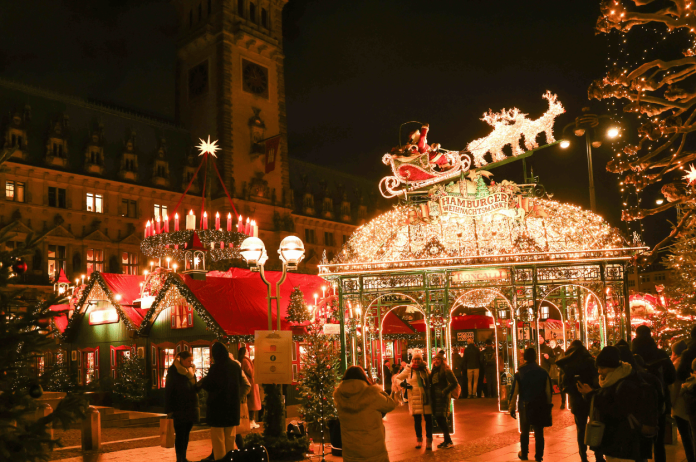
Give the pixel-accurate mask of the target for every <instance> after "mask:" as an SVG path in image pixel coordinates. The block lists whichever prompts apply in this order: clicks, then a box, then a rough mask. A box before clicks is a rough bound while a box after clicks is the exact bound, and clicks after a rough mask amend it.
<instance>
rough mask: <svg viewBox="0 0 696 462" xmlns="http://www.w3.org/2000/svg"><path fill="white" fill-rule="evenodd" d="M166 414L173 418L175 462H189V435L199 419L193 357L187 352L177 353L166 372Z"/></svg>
mask: <svg viewBox="0 0 696 462" xmlns="http://www.w3.org/2000/svg"><path fill="white" fill-rule="evenodd" d="M164 411H165V413H166V414H167V417H168V418H170V419H174V434H175V438H174V449H175V452H176V461H177V462H186V450H187V448H188V443H189V434H190V433H191V428H193V424H195V423H198V420H199V418H200V405H199V404H198V394H197V393H196V374H195V369H194V367H193V355H192V354H191V353H190V352H188V351H182V352H180V353H178V354H177V355H176V358H174V362H173V363H172V365H171V366H170V367H169V369H168V370H167V379H166V382H165V385H164Z"/></svg>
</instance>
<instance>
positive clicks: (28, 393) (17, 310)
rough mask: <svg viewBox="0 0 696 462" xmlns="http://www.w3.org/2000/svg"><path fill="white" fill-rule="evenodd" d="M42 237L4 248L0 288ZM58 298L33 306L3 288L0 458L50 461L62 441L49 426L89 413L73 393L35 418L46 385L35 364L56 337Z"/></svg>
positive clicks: (0, 311)
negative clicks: (54, 319) (53, 321)
mask: <svg viewBox="0 0 696 462" xmlns="http://www.w3.org/2000/svg"><path fill="white" fill-rule="evenodd" d="M10 228H11V227H10ZM8 231H9V229H6V230H5V232H4V233H2V234H0V244H2V245H1V246H0V248H4V242H5V241H7V239H8V237H9V236H8ZM38 242H39V240H38V239H33V238H32V237H31V236H30V237H28V238H27V241H26V242H25V244H24V246H19V247H18V248H17V249H15V250H12V251H2V252H0V287H6V286H7V285H8V283H9V282H10V281H11V278H12V277H14V276H15V274H16V273H21V272H23V271H25V270H26V264H24V263H23V262H21V260H18V259H19V258H21V257H23V256H25V255H29V254H31V253H33V252H34V249H35V247H36V245H37V243H38ZM56 302H58V300H57V299H55V298H52V299H50V300H47V301H45V302H39V303H36V304H32V305H29V304H27V303H26V302H25V301H24V300H23V299H22V298H21V292H19V291H11V292H4V293H3V296H2V297H1V298H0V345H2V354H1V355H0V370H1V371H2V374H0V429H1V430H0V460H8V461H13V462H23V461H32V462H33V461H36V460H46V459H48V456H49V452H50V451H51V450H52V449H53V448H54V447H55V446H56V445H58V440H54V439H52V438H51V436H50V434H49V433H48V430H49V429H50V427H51V426H56V425H57V424H58V423H62V424H63V427H65V428H67V427H68V426H69V425H70V423H71V422H74V421H77V420H80V419H82V418H84V411H85V409H86V405H87V404H86V402H85V401H84V400H83V399H82V397H81V396H78V395H72V394H68V395H67V396H66V397H65V398H63V399H62V400H61V401H60V403H59V404H58V405H57V406H56V408H55V409H54V411H53V413H51V414H49V415H48V416H46V417H41V418H39V419H34V417H35V411H36V410H37V409H38V402H37V398H39V397H41V395H42V393H43V390H42V388H41V385H40V384H39V378H38V377H37V376H36V371H35V370H34V367H33V365H34V364H35V362H36V356H37V355H40V354H42V352H43V351H44V350H45V349H46V348H47V346H48V345H50V344H51V343H52V342H53V340H52V338H51V336H52V334H53V332H52V331H51V328H50V327H48V328H47V326H50V325H51V323H50V320H51V318H52V317H53V316H55V313H53V312H52V311H51V310H50V309H49V307H50V306H51V305H53V304H55V303H56Z"/></svg>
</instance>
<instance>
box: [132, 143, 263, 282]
mask: <svg viewBox="0 0 696 462" xmlns="http://www.w3.org/2000/svg"><path fill="white" fill-rule="evenodd" d="M198 149H199V151H200V154H199V156H203V160H202V161H201V163H200V164H199V166H198V169H197V170H196V172H195V173H194V174H193V176H192V177H191V180H190V181H189V184H188V186H187V187H186V189H185V190H184V192H183V193H182V195H181V198H180V199H179V202H178V203H177V204H176V207H175V208H174V230H173V231H170V229H169V225H170V217H169V216H167V215H164V216H162V217H161V218H160V217H159V216H157V217H156V218H155V219H153V220H148V221H147V223H146V224H145V235H144V237H143V240H142V242H141V244H140V249H141V251H142V253H143V254H144V255H145V256H147V257H150V258H157V259H159V260H160V261H159V263H160V266H161V263H162V259H163V258H164V259H168V260H167V262H168V269H169V263H170V262H171V261H172V260H173V261H175V262H183V263H184V266H183V268H182V270H183V271H189V270H203V271H205V266H206V260H207V259H210V260H212V261H220V260H230V259H237V258H240V257H241V254H240V252H239V247H240V245H241V243H242V242H243V241H244V239H246V238H247V237H249V236H253V237H258V233H259V231H258V230H259V228H258V225H257V224H256V222H255V221H254V220H250V219H249V217H247V218H246V222H245V221H244V219H243V217H242V216H241V215H238V214H237V209H236V208H235V206H234V203H233V202H232V198H231V197H230V194H229V192H228V191H227V187H226V186H225V183H224V181H223V180H222V176H221V175H220V171H219V170H218V168H217V164H216V162H215V160H214V159H210V157H213V158H217V155H216V154H215V153H216V152H217V151H218V150H219V147H218V146H217V140H216V141H212V142H211V141H210V136H208V139H207V141H206V140H203V139H201V144H200V145H199V146H198ZM208 162H210V163H211V164H212V166H213V167H214V170H215V173H216V174H217V177H218V179H219V180H220V184H221V186H222V189H223V190H224V191H225V194H226V195H227V199H228V200H229V204H230V206H231V207H232V210H233V211H234V217H235V218H236V219H237V224H236V225H234V224H233V215H232V213H228V214H227V226H226V228H224V229H223V227H222V226H221V223H220V213H219V212H216V213H215V225H214V228H213V229H210V228H209V226H208V211H207V210H206V208H205V185H206V178H207V173H208V168H207V166H208ZM202 167H203V171H204V178H203V184H204V186H203V192H202V194H201V209H200V222H199V224H198V225H197V224H196V215H195V214H194V212H193V210H190V211H189V213H188V214H186V215H184V223H185V229H180V226H179V223H180V220H179V214H178V213H177V210H178V209H179V206H180V205H181V202H182V201H183V199H184V197H185V196H186V193H187V192H188V190H189V189H190V188H191V185H192V184H193V182H194V181H195V180H196V178H197V175H198V172H199V171H200V170H201V168H202Z"/></svg>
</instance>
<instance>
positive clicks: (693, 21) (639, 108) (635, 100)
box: [588, 0, 696, 264]
mask: <svg viewBox="0 0 696 462" xmlns="http://www.w3.org/2000/svg"><path fill="white" fill-rule="evenodd" d="M695 6H696V5H694V4H693V2H691V1H683V0H659V1H658V0H603V1H602V2H601V12H602V14H601V16H600V17H599V18H598V20H597V26H596V29H597V32H598V33H604V34H607V36H608V39H609V43H610V44H612V43H613V44H614V54H615V56H614V57H613V58H612V59H611V60H610V62H611V64H610V65H609V66H608V70H607V73H606V75H605V76H604V77H603V78H601V79H598V80H596V81H595V82H593V83H592V85H591V86H590V88H589V91H588V93H589V97H590V98H597V99H600V100H607V101H608V102H609V103H611V104H613V103H614V101H616V102H618V103H619V104H618V107H619V111H621V112H622V113H625V114H627V115H630V116H631V118H632V119H633V118H634V120H631V122H630V124H633V123H636V125H637V126H638V130H637V133H627V135H628V138H629V140H630V141H629V143H628V144H627V145H625V146H623V149H620V150H619V149H617V151H616V152H615V155H614V158H613V159H612V160H611V161H610V162H609V163H608V164H607V170H608V171H610V172H614V173H616V174H617V175H619V178H620V180H619V181H620V183H619V186H620V189H621V191H622V193H623V194H624V199H623V202H624V206H625V208H624V211H623V213H622V219H623V220H624V221H629V222H630V221H636V220H642V219H643V218H645V217H647V216H649V215H655V214H658V213H661V212H664V211H666V210H668V209H670V208H672V207H676V206H679V207H683V211H684V213H683V214H681V215H680V217H679V220H678V222H677V223H676V226H674V228H673V229H672V232H671V233H670V234H669V236H667V237H666V238H665V239H664V240H662V241H661V242H660V243H658V244H657V245H656V246H655V247H654V248H653V249H652V251H651V252H650V254H648V255H645V256H643V257H642V258H641V261H640V263H642V264H649V263H652V262H654V261H655V260H656V258H657V254H658V252H659V251H661V249H662V248H663V247H664V246H666V245H667V244H669V243H670V242H671V241H672V240H673V239H674V238H676V237H678V236H679V235H681V234H682V233H683V232H684V231H685V230H687V229H689V228H691V227H693V226H694V224H696V221H694V213H695V212H696V209H695V208H693V207H691V206H692V205H695V204H696V192H695V191H694V189H693V187H692V186H691V184H692V182H693V181H694V180H696V170H695V169H694V167H693V164H692V162H694V161H696V152H695V151H693V150H692V144H691V143H689V142H688V140H689V137H690V135H691V134H692V133H693V132H694V131H696V111H695V110H694V109H695V108H696V98H695V96H696V91H695V90H694V89H695V88H696V86H695V85H694V84H695V83H696V32H695V30H696V14H695V13H694V7H695ZM610 46H611V45H610ZM622 103H623V104H622ZM621 112H617V114H616V115H617V117H618V118H620V119H622V118H623V117H624V115H621ZM630 124H628V123H627V124H626V126H628V125H630ZM687 167H688V168H687ZM687 172H688V173H687ZM685 173H687V175H685ZM651 185H655V187H657V186H660V187H661V192H662V194H663V195H664V197H665V199H666V203H664V204H662V205H659V206H657V207H653V208H649V207H645V206H644V205H643V203H641V201H640V194H641V191H643V190H645V189H646V188H648V187H650V186H651Z"/></svg>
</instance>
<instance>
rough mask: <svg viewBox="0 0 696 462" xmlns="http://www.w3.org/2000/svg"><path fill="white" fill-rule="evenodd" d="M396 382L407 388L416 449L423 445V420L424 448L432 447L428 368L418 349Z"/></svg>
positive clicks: (427, 449) (431, 412)
mask: <svg viewBox="0 0 696 462" xmlns="http://www.w3.org/2000/svg"><path fill="white" fill-rule="evenodd" d="M396 381H397V383H399V384H401V386H402V387H404V385H405V387H404V388H406V389H408V410H409V413H410V414H411V415H412V416H413V423H414V427H415V429H416V449H420V448H421V447H423V427H422V425H423V421H424V420H425V437H426V442H425V450H426V451H431V450H432V449H433V415H432V414H433V411H432V406H431V403H430V401H431V397H430V370H428V366H426V364H425V361H423V354H422V353H421V352H420V350H414V352H413V357H412V358H411V364H410V365H408V366H406V368H405V369H404V370H403V371H401V373H400V374H399V375H398V376H397V378H396ZM404 382H405V383H404Z"/></svg>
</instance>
